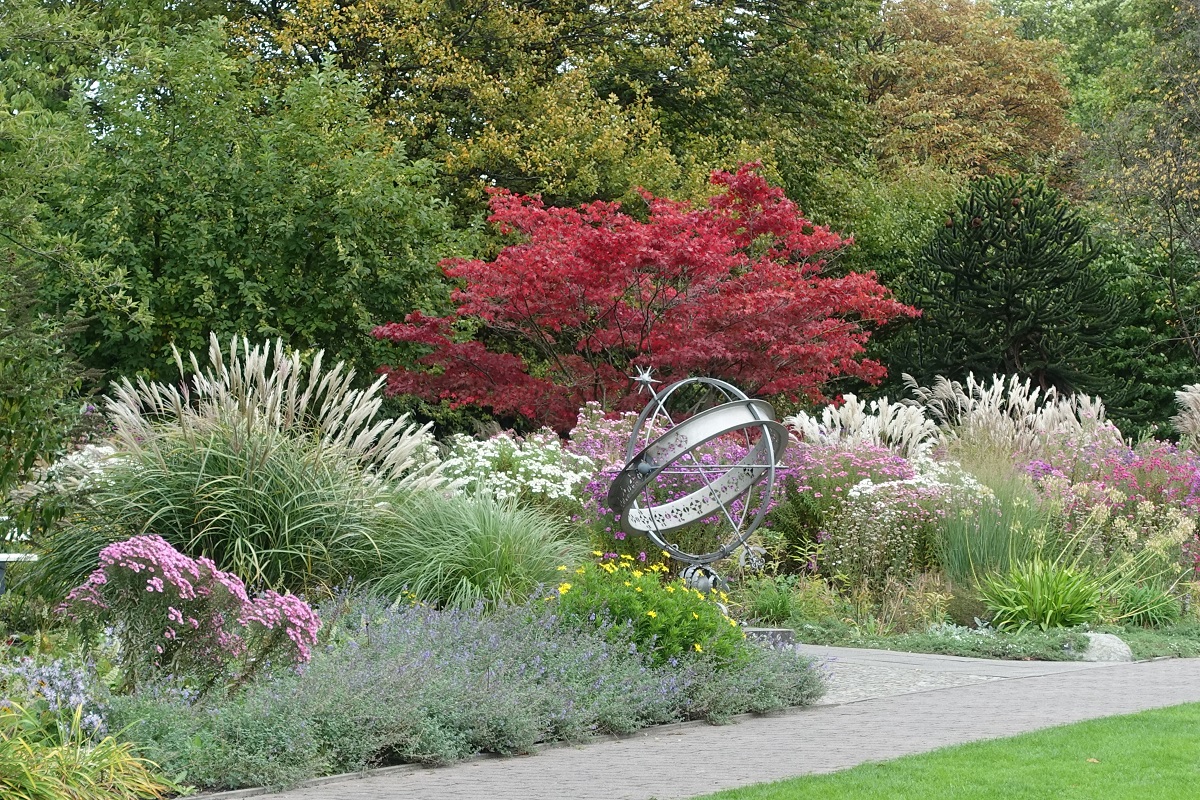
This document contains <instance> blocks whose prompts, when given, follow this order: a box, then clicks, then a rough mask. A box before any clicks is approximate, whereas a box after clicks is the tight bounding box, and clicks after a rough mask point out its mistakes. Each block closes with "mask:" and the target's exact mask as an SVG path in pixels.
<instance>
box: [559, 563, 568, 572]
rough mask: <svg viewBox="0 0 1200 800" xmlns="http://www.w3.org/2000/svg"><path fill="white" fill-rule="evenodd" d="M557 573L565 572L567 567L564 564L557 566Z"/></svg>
mask: <svg viewBox="0 0 1200 800" xmlns="http://www.w3.org/2000/svg"><path fill="white" fill-rule="evenodd" d="M558 571H559V572H566V571H567V566H566V564H559V565H558Z"/></svg>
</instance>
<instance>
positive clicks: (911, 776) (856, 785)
mask: <svg viewBox="0 0 1200 800" xmlns="http://www.w3.org/2000/svg"><path fill="white" fill-rule="evenodd" d="M708 797H710V798H712V799H713V800H806V799H807V798H813V800H817V799H818V798H819V800H842V798H855V799H856V800H858V799H859V798H862V800H870V799H871V798H881V800H882V799H883V798H886V799H887V800H906V798H908V799H911V800H941V799H942V798H945V799H946V800H950V798H953V800H972V799H974V798H979V799H982V798H988V800H991V798H996V799H997V800H1026V799H1027V800H1034V799H1035V798H1036V800H1048V799H1049V798H1053V800H1064V799H1065V800H1070V799H1071V798H1079V799H1080V800H1083V798H1087V800H1092V799H1093V798H1095V799H1096V800H1173V798H1180V800H1183V799H1184V798H1186V799H1187V800H1193V798H1197V797H1200V704H1190V705H1183V706H1175V707H1173V708H1166V709H1160V710H1158V711H1146V712H1143V713H1140V714H1132V715H1130V716H1125V717H1110V718H1108V719H1099V720H1093V721H1091V722H1081V723H1079V724H1076V725H1066V726H1063V727H1060V728H1051V729H1049V730H1044V731H1039V732H1037V733H1027V734H1023V735H1021V736H1015V737H1013V738H1011V739H999V740H994V741H990V742H975V743H972V744H966V745H959V746H957V747H947V748H944V749H942V750H937V751H935V752H932V753H926V754H923V755H916V756H906V757H904V758H899V759H896V760H895V761H888V762H886V763H882V764H864V765H862V766H859V767H855V768H854V769H849V770H845V771H843V772H838V773H834V774H832V775H815V776H812V777H807V778H794V779H792V780H787V781H780V782H778V783H764V784H759V785H758V786H751V787H747V788H745V789H733V790H730V791H726V792H719V793H717V794H714V795H708Z"/></svg>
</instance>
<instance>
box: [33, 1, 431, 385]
mask: <svg viewBox="0 0 1200 800" xmlns="http://www.w3.org/2000/svg"><path fill="white" fill-rule="evenodd" d="M162 36H163V39H164V41H163V42H162V43H157V42H153V41H151V42H146V41H142V40H134V41H130V42H127V43H126V47H125V49H124V51H123V53H122V55H121V57H120V58H119V59H114V60H113V61H111V62H110V63H109V64H108V66H107V68H106V69H105V70H104V71H103V72H102V73H100V74H98V75H97V76H96V81H95V83H94V85H93V86H92V87H91V88H90V89H89V91H88V95H87V97H86V101H87V102H86V105H85V104H82V103H81V104H80V106H79V113H81V114H84V113H86V117H84V118H83V119H82V121H83V122H85V123H86V125H87V129H88V130H89V131H90V132H91V133H92V137H91V141H90V143H89V148H88V154H87V157H86V158H85V159H83V160H81V161H80V163H78V164H77V165H75V166H74V168H73V169H72V170H70V171H69V173H68V174H67V176H66V177H67V180H66V181H65V182H64V185H63V188H62V191H60V192H59V193H58V194H57V196H56V197H55V198H54V204H53V205H54V208H53V212H54V214H55V217H56V225H57V226H58V230H59V231H60V232H61V233H63V234H65V235H69V236H72V237H75V238H76V239H77V240H78V242H79V246H80V248H81V249H82V251H83V254H84V255H85V256H87V257H88V258H92V259H96V260H99V261H102V262H103V263H106V264H110V265H113V268H114V270H116V271H118V272H119V273H120V274H121V277H122V280H123V281H124V282H125V283H126V284H127V285H128V291H129V293H130V296H131V297H132V298H133V299H134V300H135V301H136V302H137V303H138V304H140V305H141V307H142V308H143V309H144V312H145V313H144V315H143V317H141V318H138V319H130V318H129V317H128V316H127V315H121V314H117V313H113V312H112V311H111V310H110V309H107V308H104V307H97V306H96V305H95V304H94V303H93V298H92V296H91V294H90V293H89V292H88V291H85V290H84V288H85V287H79V286H73V285H71V284H70V283H62V284H60V287H59V288H60V290H61V291H62V292H63V293H64V295H66V296H68V297H70V298H71V299H73V300H76V301H78V302H80V303H82V304H83V306H84V307H85V308H86V310H87V311H88V312H89V313H90V314H91V315H92V322H91V325H90V328H89V330H88V331H87V334H86V336H85V337H84V338H83V340H82V341H85V342H87V343H89V344H91V345H92V349H91V350H90V351H89V352H87V353H86V354H85V355H87V356H88V357H89V358H90V360H91V362H92V363H93V364H95V365H97V366H100V367H103V368H105V369H107V370H116V371H120V372H125V373H132V372H135V371H139V370H148V371H149V372H151V373H154V372H156V371H158V370H159V369H161V368H164V367H167V366H168V365H169V363H170V356H169V353H170V345H171V344H172V343H174V344H177V345H178V346H179V347H180V349H182V350H185V351H186V350H188V349H191V350H201V349H203V347H204V346H205V343H206V342H207V336H208V332H209V331H210V330H213V331H216V332H217V333H219V334H222V335H228V334H232V333H245V334H248V335H250V336H252V337H264V336H282V337H283V338H284V339H285V340H286V341H287V342H288V343H289V344H290V345H291V346H293V347H295V348H298V349H308V348H318V347H320V348H324V349H326V350H328V351H329V352H330V354H331V355H332V356H334V357H336V358H339V359H345V360H347V361H348V362H350V363H352V364H354V365H357V366H359V367H360V368H362V369H363V370H364V371H369V370H370V369H371V368H373V366H374V364H375V363H376V361H377V359H376V358H373V357H372V355H371V353H372V349H373V347H374V344H373V340H372V339H371V338H370V335H369V334H370V330H371V327H372V326H373V325H375V324H378V323H379V322H380V321H382V320H387V319H391V318H393V317H395V316H397V315H401V314H403V313H407V312H408V311H410V310H411V309H413V308H416V307H422V308H430V307H436V306H437V305H438V303H439V302H444V299H445V298H444V296H443V295H444V292H445V290H444V288H443V286H442V283H441V281H440V273H439V272H438V270H437V266H436V265H437V262H438V260H439V258H440V257H441V256H443V255H447V254H450V238H451V236H450V229H449V214H448V212H447V209H446V208H445V205H444V203H442V202H441V201H440V200H439V199H438V198H437V183H436V169H435V167H434V165H433V164H432V163H430V162H428V161H411V160H409V159H408V158H406V156H405V154H404V152H403V150H402V149H401V148H400V147H398V146H397V145H396V144H395V142H394V140H393V139H392V138H391V137H389V136H388V135H387V133H386V132H385V131H384V130H383V129H382V127H381V126H380V125H378V124H377V123H375V122H373V121H372V120H371V119H370V118H369V115H368V112H367V110H366V108H365V106H364V101H363V97H362V90H361V87H360V86H359V84H357V83H356V82H355V81H354V80H352V79H351V78H350V77H349V76H348V75H346V74H345V73H343V72H341V71H340V70H337V69H333V68H327V69H324V70H322V71H320V72H316V73H311V72H310V73H309V74H307V75H305V76H304V77H302V78H299V79H297V80H295V81H293V82H292V83H291V84H290V85H288V86H287V87H286V88H283V89H280V88H278V87H275V86H273V85H271V84H269V83H264V82H262V80H261V79H260V76H259V75H257V74H256V73H255V72H254V71H253V70H252V69H251V68H250V66H249V65H248V64H247V63H246V62H245V61H244V60H239V59H238V58H235V57H234V56H233V55H231V54H230V53H229V51H228V49H227V34H226V31H225V30H224V27H223V25H222V23H221V22H220V21H211V22H206V23H204V24H202V25H201V26H199V27H198V28H196V29H194V30H190V29H186V28H180V29H178V30H174V29H171V30H167V31H165V32H162Z"/></svg>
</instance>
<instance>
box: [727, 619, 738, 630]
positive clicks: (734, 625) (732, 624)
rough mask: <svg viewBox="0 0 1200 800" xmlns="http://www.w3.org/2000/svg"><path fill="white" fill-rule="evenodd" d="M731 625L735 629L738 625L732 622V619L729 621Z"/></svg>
mask: <svg viewBox="0 0 1200 800" xmlns="http://www.w3.org/2000/svg"><path fill="white" fill-rule="evenodd" d="M726 619H729V618H728V617H726ZM729 625H730V626H731V627H734V628H736V627H737V623H736V622H734V621H733V620H731V619H730V620H729Z"/></svg>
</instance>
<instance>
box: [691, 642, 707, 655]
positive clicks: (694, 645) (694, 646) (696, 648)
mask: <svg viewBox="0 0 1200 800" xmlns="http://www.w3.org/2000/svg"><path fill="white" fill-rule="evenodd" d="M692 647H693V648H695V650H696V652H697V653H703V652H704V648H703V647H701V646H700V643H699V642H696V643H695V644H693V645H692Z"/></svg>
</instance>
